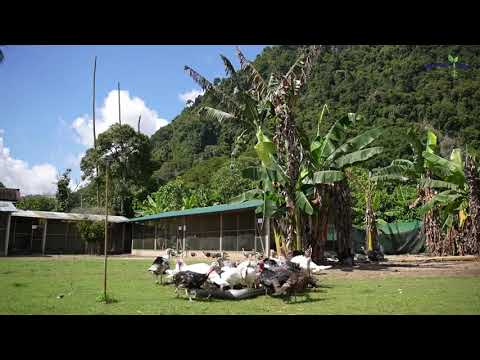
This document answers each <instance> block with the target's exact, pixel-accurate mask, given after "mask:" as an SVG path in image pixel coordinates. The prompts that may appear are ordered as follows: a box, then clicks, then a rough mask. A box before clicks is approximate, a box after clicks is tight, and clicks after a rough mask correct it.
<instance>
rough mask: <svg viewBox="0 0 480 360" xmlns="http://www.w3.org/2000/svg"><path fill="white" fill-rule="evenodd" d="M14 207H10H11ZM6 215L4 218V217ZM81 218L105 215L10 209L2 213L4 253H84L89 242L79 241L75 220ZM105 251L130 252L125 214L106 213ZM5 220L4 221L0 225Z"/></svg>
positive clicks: (98, 219)
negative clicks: (8, 211) (106, 239)
mask: <svg viewBox="0 0 480 360" xmlns="http://www.w3.org/2000/svg"><path fill="white" fill-rule="evenodd" d="M11 210H13V209H11ZM4 219H5V220H4ZM81 220H88V221H105V216H104V215H93V214H75V213H62V212H54V211H31V210H28V211H27V210H17V209H15V210H14V211H11V212H10V213H9V215H8V217H7V216H2V222H1V223H0V227H1V229H0V231H2V230H3V229H4V230H3V236H2V239H4V242H3V244H2V245H3V247H2V249H4V251H3V253H4V255H5V256H7V255H10V254H11V255H15V254H17V255H20V254H86V253H88V246H87V244H85V242H84V241H82V239H81V237H80V234H79V232H78V230H77V226H76V223H78V221H81ZM108 222H109V237H108V239H109V244H108V252H109V253H111V254H112V253H113V254H122V253H130V250H131V227H130V224H128V218H126V217H123V216H112V215H109V216H108ZM3 223H6V224H5V225H1V224H3Z"/></svg>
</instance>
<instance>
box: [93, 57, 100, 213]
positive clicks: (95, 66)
mask: <svg viewBox="0 0 480 360" xmlns="http://www.w3.org/2000/svg"><path fill="white" fill-rule="evenodd" d="M96 73H97V57H96V56H95V62H94V63H93V101H92V103H93V104H92V116H93V148H94V149H95V150H97V134H96V133H95V76H96ZM96 170H97V172H96V174H95V175H96V177H97V206H100V185H99V183H98V164H96Z"/></svg>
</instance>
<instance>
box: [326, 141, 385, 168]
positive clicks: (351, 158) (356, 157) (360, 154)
mask: <svg viewBox="0 0 480 360" xmlns="http://www.w3.org/2000/svg"><path fill="white" fill-rule="evenodd" d="M382 152H383V147H381V146H377V147H372V148H368V149H363V150H358V151H355V152H352V153H350V154H346V155H343V156H341V157H339V158H338V159H337V160H336V161H335V163H334V165H335V166H336V167H337V168H338V169H343V168H344V167H346V166H350V165H353V164H355V163H357V162H362V161H366V160H368V159H370V158H372V157H374V156H376V155H378V154H380V153H382Z"/></svg>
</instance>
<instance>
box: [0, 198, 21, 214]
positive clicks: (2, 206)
mask: <svg viewBox="0 0 480 360" xmlns="http://www.w3.org/2000/svg"><path fill="white" fill-rule="evenodd" d="M0 211H1V212H14V211H17V208H16V207H15V205H13V203H12V202H11V201H0Z"/></svg>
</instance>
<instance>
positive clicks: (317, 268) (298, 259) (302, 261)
mask: <svg viewBox="0 0 480 360" xmlns="http://www.w3.org/2000/svg"><path fill="white" fill-rule="evenodd" d="M290 261H291V262H293V263H296V264H298V265H300V267H301V268H302V269H303V270H307V269H308V262H309V261H310V271H311V272H312V274H319V273H320V272H321V271H322V270H327V269H330V268H331V267H332V266H330V265H328V266H325V265H317V264H315V263H314V262H313V261H312V260H311V258H307V257H305V256H303V255H297V256H294V257H293V258H291V259H290Z"/></svg>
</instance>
